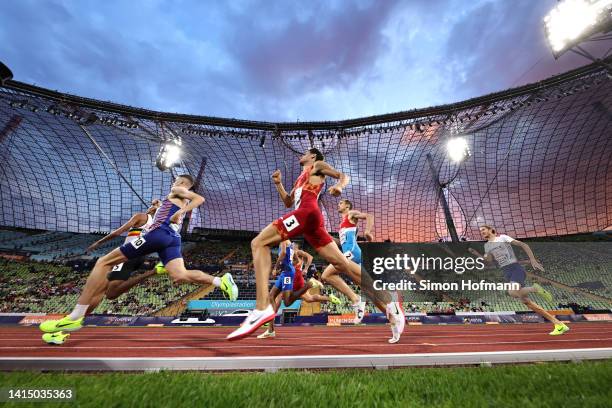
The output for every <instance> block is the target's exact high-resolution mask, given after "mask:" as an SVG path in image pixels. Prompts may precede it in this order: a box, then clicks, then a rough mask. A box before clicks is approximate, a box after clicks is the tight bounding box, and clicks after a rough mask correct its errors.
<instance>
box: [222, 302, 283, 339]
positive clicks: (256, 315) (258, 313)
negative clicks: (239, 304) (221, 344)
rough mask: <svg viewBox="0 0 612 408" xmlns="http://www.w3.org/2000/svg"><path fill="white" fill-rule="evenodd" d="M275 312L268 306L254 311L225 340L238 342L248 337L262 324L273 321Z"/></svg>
mask: <svg viewBox="0 0 612 408" xmlns="http://www.w3.org/2000/svg"><path fill="white" fill-rule="evenodd" d="M275 316H276V312H275V311H274V308H273V307H272V305H268V307H266V308H265V309H264V310H258V309H254V310H253V311H251V313H249V315H248V316H247V318H246V319H244V322H242V325H241V326H240V327H239V328H237V329H236V330H234V331H233V332H231V333H230V334H228V335H227V337H226V339H227V340H230V341H232V340H240V339H243V338H245V337H248V336H250V335H251V334H253V332H254V331H255V330H257V329H259V328H260V327H261V325H263V324H264V323H267V322H269V321H270V320H272V319H274V317H275Z"/></svg>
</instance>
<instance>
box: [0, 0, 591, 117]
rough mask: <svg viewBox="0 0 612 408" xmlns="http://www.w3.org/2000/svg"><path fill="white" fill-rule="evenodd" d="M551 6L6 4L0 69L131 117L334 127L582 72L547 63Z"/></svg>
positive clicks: (365, 0) (456, 2)
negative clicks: (331, 123) (131, 111)
mask: <svg viewBox="0 0 612 408" xmlns="http://www.w3.org/2000/svg"><path fill="white" fill-rule="evenodd" d="M554 4H555V2H554V1H553V0H549V1H541V2H535V3H534V2H533V1H530V0H513V1H491V0H474V1H471V2H466V1H464V0H431V1H427V2H399V1H391V0H388V1H387V0H385V1H374V0H360V1H352V2H345V1H340V0H334V1H323V0H318V1H308V2H287V1H276V2H270V1H256V0H243V1H235V2H200V1H180V2H172V3H168V2H165V1H142V2H124V1H106V2H103V3H100V2H94V1H84V0H83V1H59V0H57V1H54V0H49V1H44V2H41V1H34V0H29V1H28V0H23V1H18V0H7V1H4V2H3V12H2V13H1V14H0V56H1V58H2V60H3V62H5V63H6V64H7V65H8V66H9V67H11V68H12V70H13V72H14V74H15V78H16V79H18V80H21V81H24V82H29V83H36V84H38V85H41V86H44V87H48V88H51V89H58V90H60V91H64V92H70V93H74V94H78V95H82V96H87V97H92V98H97V99H102V100H112V101H114V102H119V103H125V104H128V105H133V106H139V107H144V108H149V109H156V110H161V111H168V112H182V113H192V114H201V115H210V116H224V117H237V118H245V119H255V120H273V121H294V120H296V119H299V120H334V119H344V118H350V117H358V116H369V115H374V114H382V113H388V112H394V111H401V110H408V109H412V108H419V107H426V106H432V105H436V104H443V103H449V102H454V101H459V100H463V99H466V98H470V97H474V96H478V95H482V94H485V93H488V92H494V91H499V90H502V89H505V88H508V87H510V86H513V85H514V84H515V83H516V85H519V84H521V83H525V82H533V81H536V80H539V79H542V78H545V77H547V76H550V75H552V74H554V73H557V72H561V71H565V70H567V69H570V68H573V67H576V66H579V65H583V64H585V63H586V62H587V61H585V60H584V59H581V58H579V57H577V56H573V55H567V56H564V57H562V58H561V59H560V60H559V61H555V60H554V59H553V58H552V56H551V54H550V51H549V50H548V47H547V46H546V43H545V41H544V36H543V30H542V24H541V19H542V17H543V16H544V14H545V13H546V12H547V11H548V9H549V8H550V7H553V6H554ZM536 62H539V63H538V64H537V65H535V67H533V65H534V64H535V63H536ZM530 67H531V69H530Z"/></svg>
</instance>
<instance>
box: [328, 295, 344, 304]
mask: <svg viewBox="0 0 612 408" xmlns="http://www.w3.org/2000/svg"><path fill="white" fill-rule="evenodd" d="M328 297H329V301H330V302H332V303H333V304H334V305H339V304H342V301H341V300H340V299H338V297H337V296H336V295H332V294H330V295H328Z"/></svg>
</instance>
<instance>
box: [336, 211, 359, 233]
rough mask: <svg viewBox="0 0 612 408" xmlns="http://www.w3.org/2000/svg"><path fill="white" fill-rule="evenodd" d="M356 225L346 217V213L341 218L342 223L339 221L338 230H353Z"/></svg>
mask: <svg viewBox="0 0 612 408" xmlns="http://www.w3.org/2000/svg"><path fill="white" fill-rule="evenodd" d="M356 226H357V224H353V223H352V222H351V220H350V218H349V216H348V213H347V214H346V215H343V216H342V221H340V227H339V229H342V228H354V227H356Z"/></svg>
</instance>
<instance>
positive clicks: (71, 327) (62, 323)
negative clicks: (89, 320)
mask: <svg viewBox="0 0 612 408" xmlns="http://www.w3.org/2000/svg"><path fill="white" fill-rule="evenodd" d="M81 327H83V318H82V317H81V318H80V319H77V320H70V318H69V317H68V316H66V317H64V318H62V319H60V320H47V321H44V322H42V323H41V324H40V326H38V328H39V329H40V330H41V331H44V332H45V333H56V332H61V331H66V332H71V331H75V330H79V329H80V328H81Z"/></svg>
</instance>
